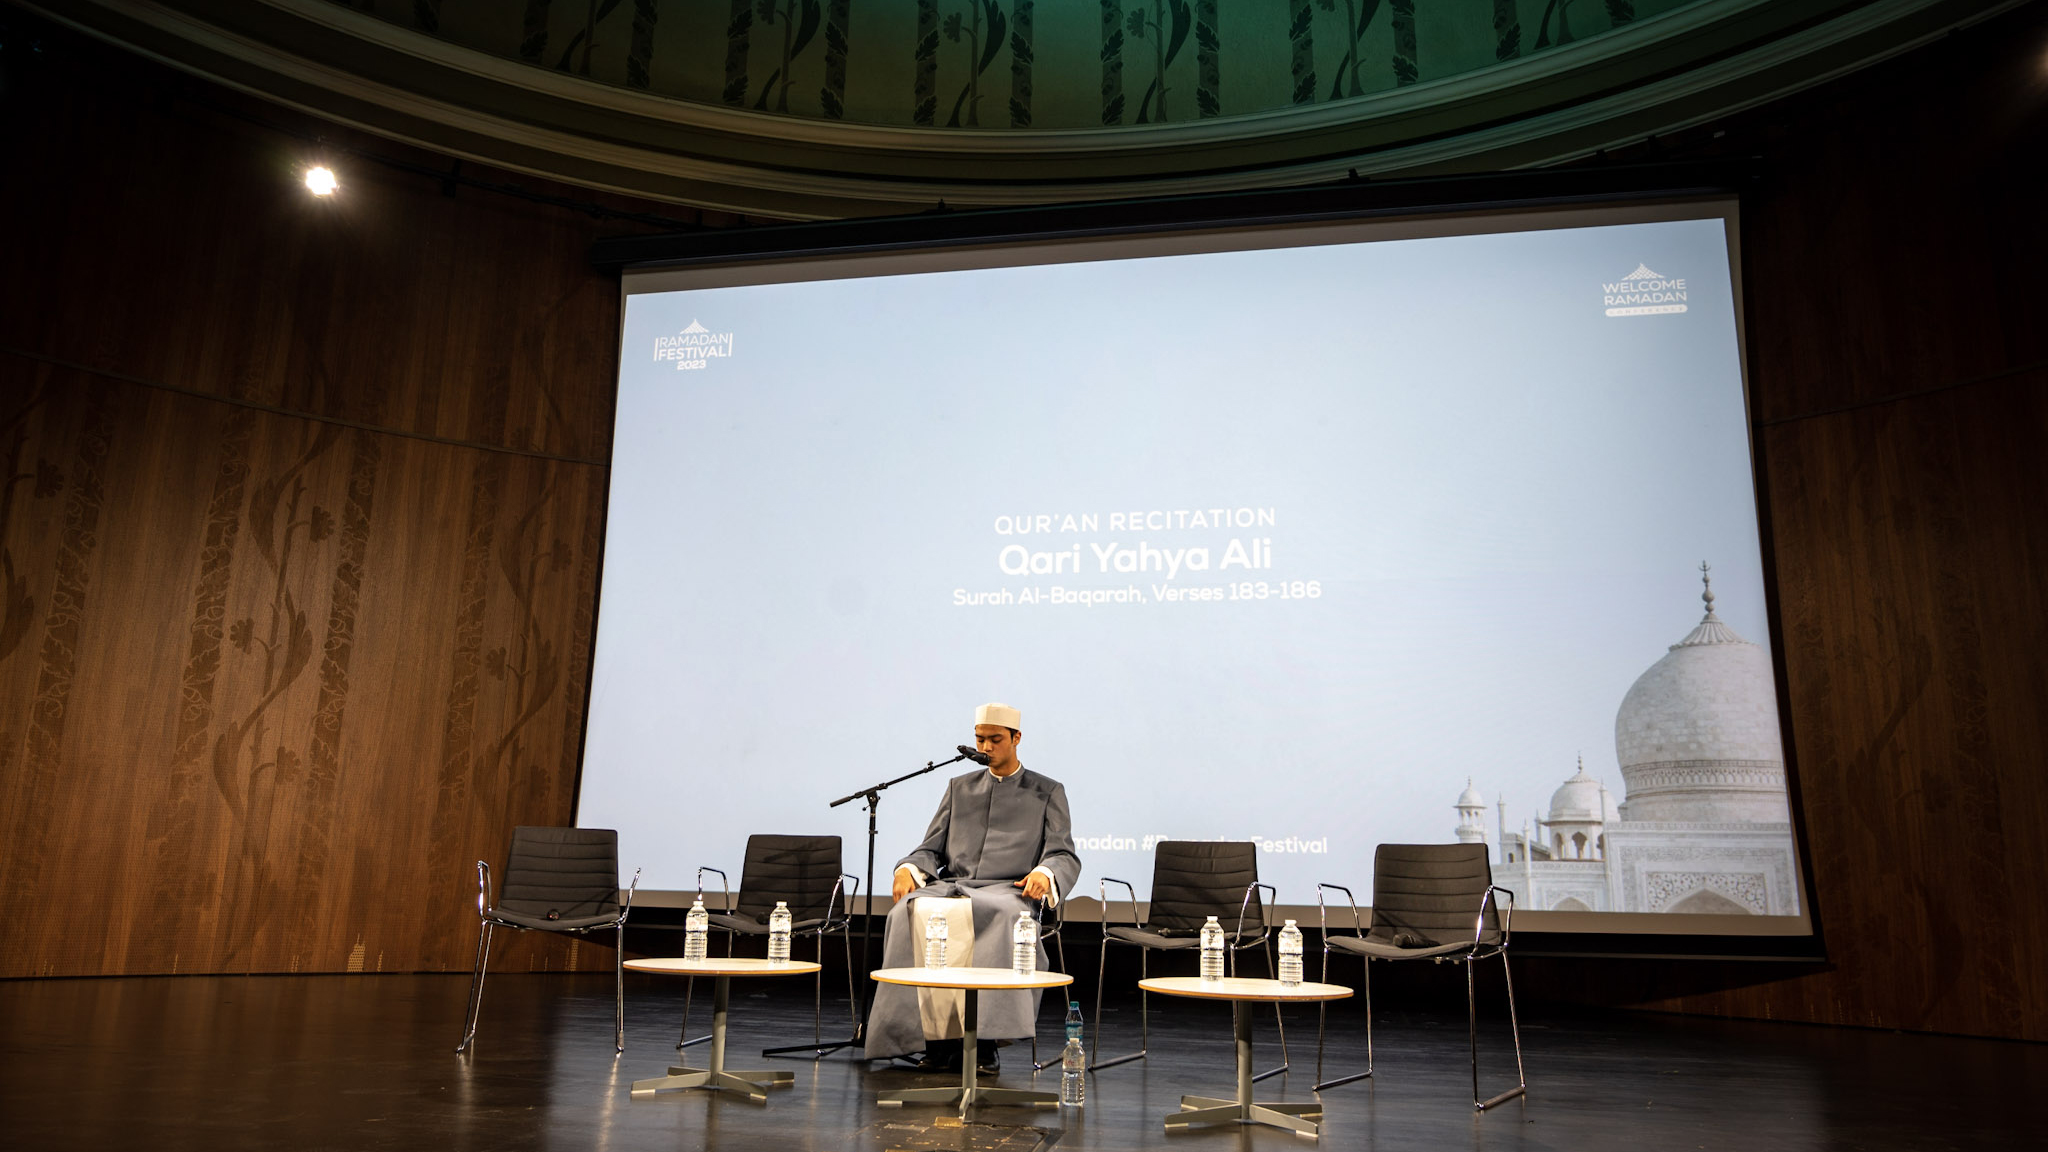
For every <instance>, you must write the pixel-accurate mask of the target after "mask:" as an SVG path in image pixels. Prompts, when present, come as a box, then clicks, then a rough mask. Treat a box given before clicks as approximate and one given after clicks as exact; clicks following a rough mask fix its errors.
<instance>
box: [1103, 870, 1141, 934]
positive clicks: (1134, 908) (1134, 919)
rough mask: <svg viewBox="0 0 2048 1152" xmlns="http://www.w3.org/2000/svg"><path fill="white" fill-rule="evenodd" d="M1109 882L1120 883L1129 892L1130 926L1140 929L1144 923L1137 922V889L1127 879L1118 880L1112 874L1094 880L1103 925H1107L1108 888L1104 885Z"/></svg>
mask: <svg viewBox="0 0 2048 1152" xmlns="http://www.w3.org/2000/svg"><path fill="white" fill-rule="evenodd" d="M1110 884H1121V885H1123V887H1124V891H1125V892H1127V893H1129V894H1130V898H1131V927H1133V928H1140V929H1142V928H1143V927H1144V925H1143V924H1140V923H1139V922H1138V890H1137V889H1136V888H1133V887H1131V882H1130V881H1129V880H1119V879H1117V878H1116V877H1114V876H1103V877H1100V878H1098V879H1097V880H1096V881H1095V895H1096V897H1097V898H1098V899H1100V900H1101V901H1102V923H1103V926H1104V927H1108V926H1109V890H1108V888H1107V887H1105V886H1106V885H1110Z"/></svg>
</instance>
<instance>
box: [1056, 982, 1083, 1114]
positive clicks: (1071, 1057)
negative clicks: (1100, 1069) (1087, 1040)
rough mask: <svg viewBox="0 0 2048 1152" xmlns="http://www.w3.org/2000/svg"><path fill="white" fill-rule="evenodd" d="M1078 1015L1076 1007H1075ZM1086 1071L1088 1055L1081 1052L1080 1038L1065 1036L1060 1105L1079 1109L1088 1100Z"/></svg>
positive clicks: (1078, 1036) (1061, 1062)
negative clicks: (1084, 1074)
mask: <svg viewBox="0 0 2048 1152" xmlns="http://www.w3.org/2000/svg"><path fill="white" fill-rule="evenodd" d="M1076 1012H1077V1013H1078V1005H1077V1006H1076ZM1087 1070H1088V1054H1087V1053H1086V1052H1084V1051H1082V1050H1081V1037H1080V1035H1079V1034H1078V1033H1076V1032H1069V1033H1068V1034H1067V1046H1066V1047H1065V1048H1062V1049H1060V1103H1061V1104H1063V1105H1065V1106H1066V1107H1069V1108H1079V1107H1080V1106H1081V1105H1082V1104H1083V1103H1085V1102H1086V1101H1087V1099H1088V1081H1087V1079H1086V1078H1085V1077H1084V1076H1083V1075H1082V1073H1084V1072H1086V1071H1087Z"/></svg>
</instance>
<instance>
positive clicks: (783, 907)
mask: <svg viewBox="0 0 2048 1152" xmlns="http://www.w3.org/2000/svg"><path fill="white" fill-rule="evenodd" d="M768 960H769V962H770V963H774V964H787V963H788V962H789V905H788V904H785V903H783V902H782V901H780V900H777V901H776V902H775V911H773V912H770V913H769V914H768Z"/></svg>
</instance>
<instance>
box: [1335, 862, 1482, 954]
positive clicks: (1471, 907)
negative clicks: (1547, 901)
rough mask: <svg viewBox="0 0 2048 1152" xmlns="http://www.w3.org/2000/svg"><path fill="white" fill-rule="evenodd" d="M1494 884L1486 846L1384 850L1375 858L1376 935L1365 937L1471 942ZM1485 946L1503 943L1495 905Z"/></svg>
mask: <svg viewBox="0 0 2048 1152" xmlns="http://www.w3.org/2000/svg"><path fill="white" fill-rule="evenodd" d="M1492 883H1493V869H1492V867H1491V866H1489V865H1488V864H1487V862H1486V845H1484V844H1382V845H1380V846H1379V850H1378V851H1377V852H1374V853H1373V858H1372V929H1371V931H1369V932H1367V933H1366V935H1368V936H1371V937H1374V938H1376V939H1380V940H1393V938H1394V937H1396V936H1398V935H1413V936H1420V937H1422V938H1423V939H1425V940H1431V941H1434V942H1436V943H1438V944H1455V943H1458V942H1459V941H1463V940H1470V939H1472V935H1473V928H1474V927H1476V926H1477V925H1478V922H1479V921H1478V917H1479V905H1480V902H1481V901H1482V900H1483V899H1484V898H1485V896H1486V889H1487V886H1488V885H1490V884H1492ZM1480 942H1481V943H1483V944H1497V943H1499V942H1500V915H1499V909H1498V908H1495V907H1493V906H1492V905H1488V906H1487V909H1486V927H1485V930H1484V931H1483V932H1482V933H1481V934H1480ZM1402 943H1403V946H1411V945H1407V944H1406V943H1405V942H1402Z"/></svg>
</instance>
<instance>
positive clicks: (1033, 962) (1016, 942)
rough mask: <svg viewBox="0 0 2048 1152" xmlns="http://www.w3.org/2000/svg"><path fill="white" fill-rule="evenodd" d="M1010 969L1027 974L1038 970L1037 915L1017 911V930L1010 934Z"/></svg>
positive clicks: (1023, 974)
mask: <svg viewBox="0 0 2048 1152" xmlns="http://www.w3.org/2000/svg"><path fill="white" fill-rule="evenodd" d="M1010 971H1012V972H1015V973H1016V974H1017V975H1019V976H1029V975H1031V974H1032V973H1033V972H1036V971H1038V917H1036V916H1033V915H1032V914H1031V913H1029V912H1019V913H1017V930H1016V931H1015V932H1013V933H1011V935H1010Z"/></svg>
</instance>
